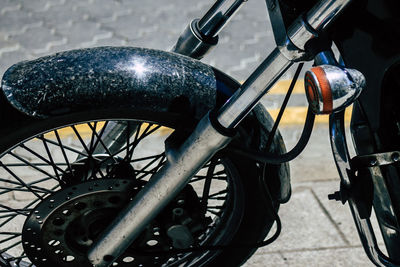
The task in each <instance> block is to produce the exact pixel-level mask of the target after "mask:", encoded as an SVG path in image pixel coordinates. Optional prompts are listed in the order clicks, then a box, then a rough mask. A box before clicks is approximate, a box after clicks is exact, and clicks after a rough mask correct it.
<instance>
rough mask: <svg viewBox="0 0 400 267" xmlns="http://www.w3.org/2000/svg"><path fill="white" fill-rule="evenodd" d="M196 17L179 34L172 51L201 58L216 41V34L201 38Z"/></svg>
mask: <svg viewBox="0 0 400 267" xmlns="http://www.w3.org/2000/svg"><path fill="white" fill-rule="evenodd" d="M198 21H199V20H198V19H195V20H193V21H192V22H190V24H189V25H188V26H187V27H186V29H185V30H184V31H183V33H182V34H181V35H180V36H179V39H178V41H177V42H176V44H175V45H174V47H173V48H172V49H171V51H172V52H175V53H178V54H181V55H185V56H188V57H191V58H196V59H202V58H203V57H204V56H205V55H206V54H207V53H209V52H210V51H211V49H213V48H214V47H215V46H216V45H217V43H218V36H216V37H214V38H203V37H202V36H200V32H199V30H198Z"/></svg>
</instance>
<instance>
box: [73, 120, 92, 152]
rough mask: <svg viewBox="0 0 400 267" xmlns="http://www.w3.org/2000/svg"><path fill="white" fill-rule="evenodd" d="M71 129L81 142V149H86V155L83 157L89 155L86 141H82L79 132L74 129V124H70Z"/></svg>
mask: <svg viewBox="0 0 400 267" xmlns="http://www.w3.org/2000/svg"><path fill="white" fill-rule="evenodd" d="M71 128H72V130H73V131H74V133H75V135H76V137H77V138H78V140H79V142H80V143H81V145H82V147H83V149H84V150H85V151H86V153H87V155H84V156H85V157H90V156H91V153H90V150H89V148H88V147H87V146H86V143H85V142H84V141H83V139H82V136H81V135H80V134H79V132H78V130H77V129H76V127H75V125H71Z"/></svg>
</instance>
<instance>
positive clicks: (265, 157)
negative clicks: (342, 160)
mask: <svg viewBox="0 0 400 267" xmlns="http://www.w3.org/2000/svg"><path fill="white" fill-rule="evenodd" d="M314 120H315V115H314V113H313V112H312V111H311V109H310V107H309V108H308V110H307V117H306V122H305V124H304V128H303V132H302V133H301V136H300V139H299V141H298V142H297V144H296V145H295V146H294V147H293V148H292V150H290V151H289V152H287V153H284V154H273V153H266V152H260V151H258V150H254V149H248V148H244V147H233V146H230V147H227V148H226V150H225V151H226V152H227V153H231V152H232V153H235V154H238V155H241V156H245V157H247V158H250V159H253V160H256V161H259V162H262V163H270V164H281V163H284V162H288V161H291V160H292V159H294V158H296V157H297V156H298V155H300V153H301V152H302V151H303V149H304V148H305V147H306V145H307V143H308V140H310V136H311V133H312V129H313V126H314Z"/></svg>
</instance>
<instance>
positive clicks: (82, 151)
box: [0, 110, 275, 267]
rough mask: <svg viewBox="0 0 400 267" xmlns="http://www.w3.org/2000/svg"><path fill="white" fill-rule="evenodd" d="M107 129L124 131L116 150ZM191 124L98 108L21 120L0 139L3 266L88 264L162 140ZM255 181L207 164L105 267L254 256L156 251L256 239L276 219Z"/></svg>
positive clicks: (230, 166)
mask: <svg viewBox="0 0 400 267" xmlns="http://www.w3.org/2000/svg"><path fill="white" fill-rule="evenodd" d="M117 114H118V115H117ZM25 119H26V118H25ZM110 124H114V125H115V124H119V125H124V127H125V128H129V127H130V128H131V130H130V131H126V133H124V134H125V136H122V137H120V138H119V140H120V141H121V140H123V144H119V145H118V146H117V147H118V148H117V149H116V148H115V146H114V147H112V146H110V145H109V142H108V141H107V142H106V141H105V139H106V138H107V137H106V135H107V134H106V129H107V126H108V125H110ZM192 125H193V123H192V122H188V120H187V119H183V118H182V116H180V115H177V114H172V113H157V112H154V113H149V112H146V113H140V112H130V111H124V112H118V113H116V112H115V111H107V110H106V111H102V112H96V113H92V112H88V113H85V114H71V115H66V116H63V117H58V118H50V119H46V120H34V119H26V123H24V127H18V128H15V129H14V131H13V134H12V136H7V137H5V136H4V138H1V136H0V140H1V141H2V144H0V147H3V148H4V149H3V151H2V154H1V157H0V175H1V176H0V200H1V204H0V229H1V230H0V251H1V255H0V263H1V264H2V266H3V265H4V266H65V267H67V266H91V265H90V264H89V262H88V261H87V259H86V253H87V251H88V249H89V247H90V246H91V245H92V244H93V242H95V240H96V238H97V237H98V236H99V234H100V233H101V232H102V230H103V229H105V227H106V226H107V225H108V224H109V223H110V222H111V221H112V219H113V218H114V217H115V215H116V214H117V213H118V212H119V211H120V210H121V209H122V208H123V207H124V206H125V205H126V204H127V202H129V201H130V200H131V199H132V198H134V197H135V195H136V194H137V192H139V191H140V190H141V188H142V187H143V186H144V185H145V184H146V183H147V181H148V180H149V178H150V177H151V175H153V174H154V173H155V172H157V170H159V169H160V168H161V167H162V166H163V164H165V162H166V157H165V153H164V142H165V140H166V138H167V137H168V136H169V135H170V134H171V133H172V132H174V131H175V132H177V133H180V132H181V133H184V134H185V133H187V132H188V131H190V129H191V126H192ZM128 132H129V134H128ZM100 151H101V152H100ZM259 175H260V173H259V170H258V168H257V166H256V163H255V162H252V161H250V160H247V159H245V158H240V157H236V156H229V155H222V154H221V155H220V156H215V157H214V158H213V159H212V160H211V161H210V162H208V163H207V164H206V165H205V166H203V168H202V169H201V170H200V171H199V172H198V173H197V174H196V175H195V176H194V177H193V178H192V179H191V181H190V182H189V184H188V185H187V186H186V187H185V188H184V190H182V192H180V193H179V195H178V196H177V197H176V198H175V199H174V200H173V201H172V202H171V203H169V204H168V205H167V207H166V208H164V210H163V211H162V212H161V213H160V214H159V215H158V216H157V217H156V218H155V219H154V220H153V221H152V222H151V223H150V224H149V225H148V226H147V227H146V229H145V230H144V231H143V232H142V234H141V235H140V236H139V238H137V239H136V240H135V241H134V242H133V243H132V245H131V246H130V247H129V249H127V250H126V251H125V253H124V254H123V255H121V256H120V257H119V258H117V259H115V261H114V263H113V266H238V265H240V264H242V263H243V262H244V261H245V260H246V259H247V258H248V257H250V255H251V254H252V253H253V252H254V249H250V248H249V249H228V248H227V249H225V250H222V251H203V252H191V253H178V254H169V253H160V251H168V250H173V249H184V248H190V247H198V246H202V245H207V246H209V245H222V244H230V243H235V244H253V243H256V242H259V241H261V240H262V239H263V238H264V237H265V236H266V235H267V233H268V231H269V229H270V228H271V226H272V223H273V214H274V212H275V211H272V210H271V209H270V208H269V207H268V206H267V205H265V203H264V201H263V197H262V190H261V189H260V186H258V183H257V180H258V179H257V177H258V176H259ZM271 175H275V174H274V173H273V172H272V173H271Z"/></svg>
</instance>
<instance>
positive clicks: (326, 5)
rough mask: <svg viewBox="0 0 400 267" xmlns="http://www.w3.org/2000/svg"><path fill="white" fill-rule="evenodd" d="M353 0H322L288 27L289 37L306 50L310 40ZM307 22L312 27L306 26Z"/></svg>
mask: <svg viewBox="0 0 400 267" xmlns="http://www.w3.org/2000/svg"><path fill="white" fill-rule="evenodd" d="M351 1H352V0H334V1H332V0H321V1H320V2H319V3H318V4H316V5H315V6H314V7H313V8H312V9H311V10H310V11H309V12H307V14H306V15H305V16H304V17H299V18H298V19H297V21H295V22H294V23H293V24H292V25H291V26H290V27H289V29H288V36H289V39H290V40H291V41H292V42H293V44H294V45H296V46H297V47H298V48H300V49H302V50H304V45H305V44H306V43H307V41H308V40H310V39H311V38H313V37H315V34H316V33H317V32H318V31H321V30H323V29H325V28H326V27H327V26H328V25H329V24H330V23H331V22H332V21H333V20H334V19H335V18H336V17H337V16H338V15H339V14H340V12H341V11H342V10H343V9H344V8H345V7H346V6H347V5H348V4H349V3H350V2H351ZM305 23H307V24H308V25H309V26H311V28H312V29H313V30H312V29H310V27H308V26H306V25H305Z"/></svg>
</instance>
